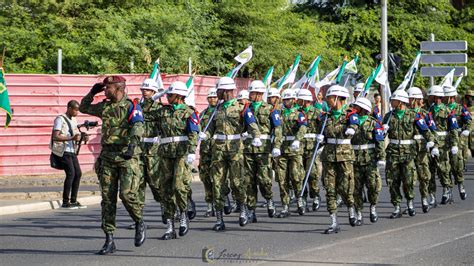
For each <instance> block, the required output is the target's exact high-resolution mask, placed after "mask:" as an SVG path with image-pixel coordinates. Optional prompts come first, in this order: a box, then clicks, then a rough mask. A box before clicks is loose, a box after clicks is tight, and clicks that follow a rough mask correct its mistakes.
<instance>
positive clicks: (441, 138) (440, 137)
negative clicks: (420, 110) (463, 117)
mask: <svg viewBox="0 0 474 266" xmlns="http://www.w3.org/2000/svg"><path fill="white" fill-rule="evenodd" d="M429 114H430V115H431V116H432V117H433V120H434V122H435V123H436V130H434V132H433V134H434V136H435V138H436V140H437V143H438V145H439V148H448V147H447V146H446V145H450V146H458V142H459V136H458V132H457V129H458V124H457V118H456V115H455V113H454V112H450V111H449V110H448V108H447V107H446V106H445V105H444V104H441V105H438V106H437V105H433V106H431V107H430V109H429Z"/></svg>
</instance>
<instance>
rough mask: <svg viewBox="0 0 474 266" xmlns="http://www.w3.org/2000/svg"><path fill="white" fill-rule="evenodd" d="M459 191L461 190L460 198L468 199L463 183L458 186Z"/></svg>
mask: <svg viewBox="0 0 474 266" xmlns="http://www.w3.org/2000/svg"><path fill="white" fill-rule="evenodd" d="M458 190H459V197H461V199H462V200H465V199H466V198H467V193H466V189H465V188H464V184H463V183H459V184H458Z"/></svg>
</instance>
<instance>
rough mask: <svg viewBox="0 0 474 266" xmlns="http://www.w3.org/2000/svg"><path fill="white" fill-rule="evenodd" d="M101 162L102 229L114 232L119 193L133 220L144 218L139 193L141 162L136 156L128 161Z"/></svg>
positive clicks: (99, 176) (106, 231)
mask: <svg viewBox="0 0 474 266" xmlns="http://www.w3.org/2000/svg"><path fill="white" fill-rule="evenodd" d="M100 164H101V165H100V166H99V168H100V170H99V171H98V172H99V175H98V178H99V182H100V189H101V194H102V202H101V207H102V230H103V231H104V232H105V233H113V232H114V231H115V228H116V226H115V217H116V213H117V193H119V197H120V199H121V200H122V203H123V205H124V206H125V209H126V210H127V211H128V213H129V215H130V217H132V219H133V221H134V222H138V221H140V220H141V219H142V204H141V203H140V200H139V195H138V189H139V185H140V176H141V171H140V165H139V164H140V163H139V159H138V156H136V157H133V158H132V159H130V160H128V161H118V162H114V161H108V160H101V163H100ZM119 189H120V191H119Z"/></svg>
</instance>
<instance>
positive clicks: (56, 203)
mask: <svg viewBox="0 0 474 266" xmlns="http://www.w3.org/2000/svg"><path fill="white" fill-rule="evenodd" d="M101 200H102V197H101V196H90V197H83V198H79V199H78V201H80V202H81V204H83V205H94V204H99V203H100V201H101ZM61 204H62V200H49V201H42V202H32V203H20V204H16V205H10V206H2V207H0V216H4V215H11V214H18V213H25V212H37V211H46V210H55V209H59V208H61Z"/></svg>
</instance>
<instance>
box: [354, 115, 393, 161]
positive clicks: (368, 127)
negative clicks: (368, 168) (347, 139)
mask: <svg viewBox="0 0 474 266" xmlns="http://www.w3.org/2000/svg"><path fill="white" fill-rule="evenodd" d="M351 143H352V148H353V149H354V154H355V163H357V164H359V165H366V164H369V163H371V162H376V161H384V160H385V142H384V135H383V126H382V124H381V123H380V122H379V121H378V120H377V119H376V118H374V117H373V116H371V115H368V116H367V119H366V120H364V119H363V117H359V126H358V128H357V130H356V133H355V134H354V136H353V137H352V140H351Z"/></svg>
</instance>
